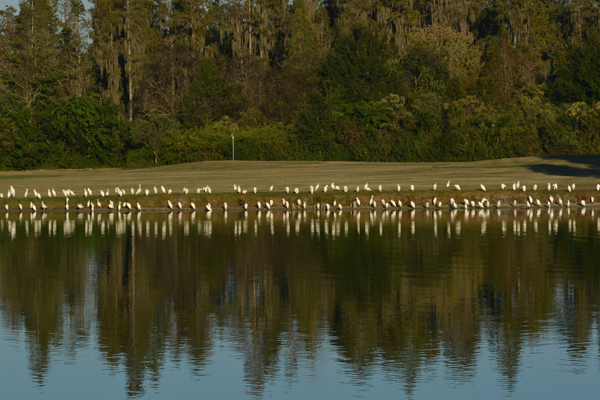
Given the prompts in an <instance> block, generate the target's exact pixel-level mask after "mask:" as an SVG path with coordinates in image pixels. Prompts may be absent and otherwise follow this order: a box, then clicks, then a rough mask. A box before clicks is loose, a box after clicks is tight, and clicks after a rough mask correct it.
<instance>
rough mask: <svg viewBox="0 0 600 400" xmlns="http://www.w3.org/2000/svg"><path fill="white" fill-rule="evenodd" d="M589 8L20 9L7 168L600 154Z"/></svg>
mask: <svg viewBox="0 0 600 400" xmlns="http://www.w3.org/2000/svg"><path fill="white" fill-rule="evenodd" d="M595 10H596V7H595V6H592V5H590V4H588V3H560V2H557V3H547V2H540V1H535V2H530V3H523V6H522V7H515V5H514V3H508V2H505V1H499V2H493V3H489V2H467V1H465V0H451V1H449V2H448V1H444V2H440V1H438V0H433V1H430V2H385V1H381V0H369V1H367V2H366V3H365V2H359V1H355V0H347V1H340V2H322V3H319V2H316V1H314V0H308V1H303V0H296V1H294V2H293V3H292V4H290V3H287V2H284V3H276V2H275V3H273V2H263V1H255V2H249V1H248V2H237V1H233V2H202V1H200V0H181V1H163V0H94V1H93V2H92V7H91V9H90V10H89V12H87V11H86V10H85V7H84V4H83V3H82V1H81V0H56V1H49V0H27V1H24V0H23V1H21V3H20V7H19V10H15V9H13V8H11V7H7V8H5V9H4V10H2V11H0V169H32V168H56V167H59V168H75V167H99V166H126V165H151V164H165V163H166V164H170V163H179V162H188V161H198V160H218V159H230V158H231V157H232V156H233V154H232V135H233V137H235V143H236V159H246V160H249V159H252V160H291V159H298V160H303V159H304V160H365V161H366V160H368V161H441V160H457V161H458V160H478V159H485V158H505V157H516V156H526V155H555V154H567V153H570V151H571V143H570V138H571V130H572V127H573V126H575V128H576V143H575V151H576V152H577V153H598V152H600V140H599V138H598V128H599V127H600V103H598V102H600V32H599V29H598V26H599V22H600V21H599V17H598V16H597V13H596V11H595Z"/></svg>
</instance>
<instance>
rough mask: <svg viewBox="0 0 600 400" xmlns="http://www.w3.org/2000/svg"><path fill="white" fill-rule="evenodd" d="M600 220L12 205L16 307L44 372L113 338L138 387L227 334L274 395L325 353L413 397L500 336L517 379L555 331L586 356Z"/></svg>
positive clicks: (533, 214)
mask: <svg viewBox="0 0 600 400" xmlns="http://www.w3.org/2000/svg"><path fill="white" fill-rule="evenodd" d="M599 230H600V218H598V216H596V215H594V211H592V210H587V211H586V210H581V209H580V210H574V209H573V210H568V209H566V208H565V209H560V210H559V209H557V210H554V211H550V212H549V211H547V210H528V211H513V210H510V211H502V212H496V211H491V210H477V211H453V212H449V211H422V212H421V211H418V212H414V211H413V212H406V211H404V212H387V211H386V212H383V213H381V212H379V213H378V212H365V211H363V212H348V211H344V212H343V213H342V212H336V213H330V214H325V213H321V214H319V213H312V212H285V213H282V212H273V213H272V212H267V213H262V212H246V213H229V214H227V213H222V212H221V213H220V212H213V213H209V214H206V213H192V214H190V213H179V214H139V215H131V214H129V215H120V214H91V215H90V214H85V215H84V214H69V215H62V214H50V215H45V214H44V215H40V214H32V215H29V214H26V215H23V214H21V215H18V214H6V216H5V218H3V219H0V306H1V313H2V317H3V321H4V325H5V327H6V328H7V329H12V330H22V331H24V332H25V334H26V343H27V349H28V352H29V360H28V364H29V368H30V371H31V375H32V379H33V381H34V382H35V383H36V384H37V385H39V386H44V385H45V384H46V379H47V374H48V370H49V368H50V366H51V363H52V362H53V359H52V351H53V349H61V350H60V351H61V352H63V353H65V354H67V355H68V357H70V358H72V359H74V358H76V356H77V353H78V351H79V350H80V349H83V348H86V347H89V346H91V345H93V346H96V347H98V348H99V349H100V351H101V354H102V358H103V362H105V363H106V364H107V365H108V366H109V368H110V369H112V370H115V371H117V370H119V369H121V368H122V370H124V371H125V374H126V388H125V391H126V393H127V394H128V395H129V396H135V395H138V394H142V393H143V390H144V387H145V385H148V384H150V385H153V384H158V382H159V381H160V379H161V371H162V369H163V368H164V365H165V363H166V362H167V361H169V362H174V363H176V364H180V363H182V362H183V361H185V363H186V364H187V365H191V368H192V370H193V373H194V374H196V375H198V376H200V375H201V374H202V373H203V370H204V369H205V368H206V366H207V365H209V364H210V363H211V357H212V355H213V353H214V351H215V349H216V347H217V346H218V343H220V342H227V343H229V344H230V345H231V346H233V348H234V349H236V351H237V353H238V354H239V356H240V358H241V363H242V364H243V370H244V375H245V378H244V379H245V382H246V388H247V392H248V393H249V394H253V395H258V396H260V395H261V394H262V393H263V392H264V390H265V387H266V386H267V385H268V384H269V382H271V381H274V380H285V381H289V382H290V384H291V383H292V382H294V381H295V380H297V379H298V369H299V368H301V367H302V366H309V367H310V368H313V369H314V370H315V372H314V373H315V374H316V375H318V374H319V371H318V369H319V366H318V365H319V359H321V358H322V357H330V358H335V359H336V360H337V362H339V363H342V364H343V365H345V368H344V369H345V370H346V372H347V376H348V379H349V380H350V382H351V383H353V384H357V385H360V384H364V383H367V382H369V381H370V380H371V379H372V377H373V376H374V375H376V374H384V375H385V376H386V377H387V378H386V379H389V380H391V381H392V382H396V383H397V384H399V385H400V386H401V387H403V388H404V391H405V392H406V393H407V394H409V395H410V394H413V393H414V390H415V388H416V387H417V386H418V384H419V382H421V381H422V380H423V379H424V377H426V376H428V375H430V373H431V371H429V370H428V369H431V368H432V367H433V366H437V365H438V364H439V363H442V364H443V369H444V371H445V372H444V374H445V376H446V377H447V378H448V379H450V380H451V381H452V382H455V383H456V384H462V383H465V382H470V381H472V380H474V379H476V378H475V376H476V373H477V367H478V365H477V363H478V356H479V355H480V353H481V349H482V347H486V348H488V350H489V351H491V352H492V354H493V355H494V357H495V363H496V365H497V366H496V369H497V373H498V374H499V379H500V380H501V381H502V384H503V385H504V387H505V388H506V390H507V391H508V392H509V393H511V392H513V391H514V390H515V387H516V385H517V383H518V377H519V373H520V371H521V368H522V365H521V364H522V357H523V351H524V348H526V347H528V346H531V343H533V342H535V341H536V340H540V338H541V337H542V336H543V335H545V334H546V333H547V332H548V331H549V330H552V331H556V332H557V334H558V335H559V336H560V337H561V338H562V339H561V340H562V341H564V346H568V352H569V357H570V358H571V362H572V363H573V365H574V366H575V367H576V366H577V365H582V364H581V360H582V359H587V358H589V357H591V356H592V355H591V354H590V352H589V350H590V348H591V342H592V339H593V336H594V329H596V328H595V327H597V322H596V321H595V313H594V310H595V307H596V306H597V305H598V300H599V299H598V293H599V287H600V279H599V277H598V269H597V261H596V260H598V259H600V248H599V246H600V245H599V243H600V241H599V240H598V238H599V233H598V231H599ZM92 338H93V339H94V340H97V343H90V340H92ZM578 363H579V364H578Z"/></svg>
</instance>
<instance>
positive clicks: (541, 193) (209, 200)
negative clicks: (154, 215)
mask: <svg viewBox="0 0 600 400" xmlns="http://www.w3.org/2000/svg"><path fill="white" fill-rule="evenodd" d="M371 196H373V199H374V201H375V203H376V206H375V208H376V209H380V210H383V206H382V203H381V200H382V199H383V200H385V201H386V202H388V203H389V202H390V200H392V199H393V200H395V201H396V202H398V201H402V204H403V206H402V209H405V210H406V209H411V207H410V206H409V205H408V204H409V203H410V202H411V201H413V202H414V203H415V204H416V208H417V209H425V204H426V203H429V205H430V209H435V208H437V207H434V205H433V204H432V200H433V199H434V198H435V199H436V201H437V202H442V207H441V208H442V209H444V208H445V209H448V208H449V201H450V198H453V199H454V200H455V201H456V203H458V204H461V203H462V202H463V200H464V199H468V200H469V201H475V202H479V201H481V200H483V199H484V198H486V199H488V200H489V201H490V203H491V206H490V207H491V208H493V207H494V204H495V203H496V202H497V201H498V200H500V201H501V206H500V208H513V207H512V206H511V205H509V203H512V202H514V201H515V200H516V201H517V207H518V208H521V207H523V206H525V203H526V201H527V199H528V197H529V196H531V197H532V198H533V199H534V201H535V199H539V200H540V202H541V203H542V205H546V204H547V201H548V198H549V196H552V197H553V198H554V202H555V203H556V202H557V201H558V199H559V198H560V199H562V201H563V202H564V203H567V201H569V202H570V203H571V206H573V207H575V206H578V204H579V203H580V202H581V200H585V202H586V206H587V207H596V206H600V204H599V203H597V201H600V192H597V191H592V190H575V191H572V192H568V191H567V190H552V191H547V190H538V191H529V192H522V191H512V190H496V191H486V192H484V191H481V190H479V191H458V190H443V191H433V190H429V191H414V192H409V191H400V192H397V191H383V192H379V191H370V192H369V191H360V192H359V193H355V192H354V193H352V192H348V193H344V192H341V191H334V192H331V191H329V192H326V193H324V192H319V193H314V194H310V193H299V194H292V193H285V192H283V193H281V192H272V193H256V194H255V193H248V194H246V195H245V196H244V195H241V194H238V193H225V194H206V193H202V194H197V193H194V194H187V195H184V194H182V193H172V194H171V195H168V194H151V195H149V196H145V195H143V194H141V195H124V196H116V195H111V196H106V197H101V196H95V195H93V196H89V197H84V196H74V197H69V209H70V211H77V204H82V205H83V207H84V209H85V211H89V209H88V208H87V202H88V200H89V201H91V202H93V203H94V204H95V211H96V212H101V211H109V210H108V208H107V205H108V201H109V200H112V201H113V202H114V205H115V211H116V207H117V204H118V202H122V203H125V202H129V203H130V204H131V205H132V207H133V211H135V207H136V204H137V203H140V205H141V207H142V210H143V211H157V212H160V211H169V209H168V208H167V200H170V201H171V202H172V204H173V206H174V209H175V210H178V209H177V204H178V203H181V206H182V210H183V211H192V209H191V208H190V205H191V203H192V202H193V203H194V204H195V206H196V210H197V211H203V210H204V209H205V207H206V205H207V204H210V205H211V207H212V209H213V210H215V211H216V210H219V209H222V206H223V203H227V205H228V209H229V210H243V204H244V203H246V204H247V205H248V210H258V208H257V204H258V202H260V203H261V206H262V207H261V209H262V210H266V208H265V207H264V204H265V203H266V202H267V201H269V200H271V199H272V200H273V202H274V204H273V207H272V209H273V210H285V207H284V206H283V204H282V199H285V200H287V201H288V202H289V203H290V206H291V207H290V208H291V209H301V208H300V206H299V205H298V200H300V202H301V203H304V202H306V209H314V207H315V206H316V205H317V204H321V205H322V206H323V207H324V206H325V204H330V205H333V203H334V201H335V202H336V203H337V204H341V205H342V209H360V210H365V209H372V208H373V207H371V206H369V200H370V198H371ZM592 197H594V202H593V203H592V202H591V201H590V200H591V198H592ZM356 198H358V199H359V200H360V203H361V205H360V206H357V205H356V204H355V201H356ZM97 200H99V201H100V202H101V207H98V206H97V205H96V202H97ZM42 201H44V203H45V204H46V205H47V207H48V210H47V211H48V212H64V210H65V198H64V197H62V196H60V197H51V198H48V197H42V200H39V199H37V198H34V197H33V196H31V195H30V196H29V197H27V198H18V197H15V198H9V199H7V198H2V199H0V204H2V207H3V208H4V205H5V204H8V206H9V211H11V212H13V211H18V205H19V204H21V205H22V207H23V212H31V209H30V207H29V204H30V202H33V203H34V204H35V206H36V208H37V211H41V203H42ZM353 204H354V205H353ZM554 206H556V207H559V205H558V204H554ZM333 209H334V208H333V207H332V210H333ZM391 209H396V210H398V209H400V208H399V207H392V208H391ZM123 211H125V210H123Z"/></svg>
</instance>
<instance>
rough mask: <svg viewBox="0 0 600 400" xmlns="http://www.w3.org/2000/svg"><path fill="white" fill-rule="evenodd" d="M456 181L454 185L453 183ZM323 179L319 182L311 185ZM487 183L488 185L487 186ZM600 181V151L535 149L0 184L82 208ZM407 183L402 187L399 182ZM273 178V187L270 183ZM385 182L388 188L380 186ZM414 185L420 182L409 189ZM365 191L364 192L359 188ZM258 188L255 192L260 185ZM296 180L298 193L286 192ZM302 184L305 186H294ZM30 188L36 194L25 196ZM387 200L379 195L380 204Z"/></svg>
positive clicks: (592, 190) (521, 197)
mask: <svg viewBox="0 0 600 400" xmlns="http://www.w3.org/2000/svg"><path fill="white" fill-rule="evenodd" d="M448 181H450V187H449V188H447V187H446V183H447V182H448ZM367 182H368V184H369V186H370V187H371V189H373V190H372V191H371V192H367V191H365V190H364V185H365V183H367ZM516 182H519V183H520V185H526V186H527V192H526V193H523V192H522V191H520V190H519V191H512V190H500V185H501V184H502V183H504V184H506V185H507V186H508V188H511V187H512V184H513V183H516ZM548 182H550V183H556V184H558V190H551V191H548V190H547V183H548ZM317 183H318V184H320V187H319V189H318V190H317V191H316V192H315V193H314V194H312V195H311V194H310V193H309V187H310V186H311V185H316V184H317ZM331 183H335V185H336V186H340V188H343V187H344V186H348V192H347V193H344V192H343V190H340V191H332V190H331V188H329V190H328V192H326V193H325V192H323V188H324V187H325V185H330V184H331ZM434 183H437V190H436V191H433V184H434ZM481 183H483V184H484V185H486V187H487V191H486V192H483V191H482V190H481V189H480V184H481ZM573 183H575V184H576V190H575V191H573V192H571V193H569V192H567V190H566V189H567V185H572V184H573ZM598 183H600V156H574V157H527V158H517V159H505V160H489V161H479V162H468V163H355V162H250V161H235V162H233V161H220V162H199V163H189V164H180V165H173V166H164V167H156V168H145V169H97V170H52V171H28V172H3V173H0V191H1V192H2V193H3V194H4V198H2V199H0V204H2V205H4V204H8V205H9V207H10V208H11V209H13V208H16V207H17V205H18V203H21V204H22V205H23V207H25V208H27V206H28V205H29V202H30V201H33V200H35V204H36V205H37V206H38V207H39V204H40V203H41V202H40V201H39V200H37V199H34V197H33V190H34V189H36V190H37V191H39V192H40V193H41V194H42V198H43V200H44V201H45V202H46V204H47V205H48V207H49V208H50V209H60V210H62V209H63V208H64V198H63V196H62V189H71V190H73V191H74V192H75V194H76V195H75V196H73V197H71V199H70V206H71V208H72V209H74V208H75V207H76V205H77V203H84V205H85V203H87V200H88V199H92V200H94V202H95V201H96V200H97V199H100V201H101V202H102V203H103V205H102V208H105V207H106V206H105V204H106V203H108V199H109V198H110V199H112V200H113V201H114V202H115V203H116V202H118V201H123V202H125V201H126V202H130V203H131V204H132V205H134V206H135V204H136V203H137V202H139V203H140V204H141V205H142V207H143V208H144V209H161V208H164V207H166V203H167V200H171V202H172V203H173V204H177V202H181V203H182V206H183V207H184V208H186V207H188V206H189V204H190V203H191V202H194V203H195V204H196V206H197V207H199V208H202V207H204V206H205V205H206V204H208V203H211V204H212V205H213V207H215V206H220V205H222V204H223V203H224V202H227V203H228V204H229V205H230V206H232V207H241V206H240V205H241V204H243V203H244V202H246V203H248V204H249V205H250V206H254V205H256V203H257V202H259V201H260V202H261V203H262V204H264V203H265V202H266V201H268V200H270V199H273V200H274V203H275V205H276V206H277V207H281V199H282V198H284V197H285V198H286V200H287V201H289V202H290V203H292V204H296V201H297V200H298V199H300V200H301V201H302V202H304V201H306V203H307V204H308V205H309V206H311V205H314V204H316V203H330V204H331V203H332V202H333V201H334V200H336V201H337V202H338V203H342V204H343V205H344V206H345V207H347V206H349V205H350V203H351V202H353V201H355V198H356V197H358V198H359V199H360V201H361V203H362V204H363V205H365V204H366V205H368V201H369V198H370V196H371V195H374V196H375V198H376V199H377V201H380V200H381V199H382V198H383V199H385V200H386V201H389V200H391V199H394V200H396V201H398V200H400V201H402V202H403V203H404V204H407V203H409V202H410V201H414V202H415V203H416V204H419V205H422V204H424V203H425V202H430V203H431V201H432V199H433V198H434V197H437V198H438V201H442V203H444V204H445V205H446V204H447V203H448V201H449V199H450V197H454V199H455V200H456V201H457V202H460V201H461V200H462V199H464V198H468V199H469V200H475V201H478V200H481V199H482V198H483V197H486V198H488V199H489V200H490V201H492V202H494V201H496V200H498V199H499V200H501V201H502V202H503V203H507V202H509V201H514V200H515V199H516V200H517V201H518V202H519V203H524V202H525V200H526V198H527V196H529V195H531V196H532V197H534V198H539V199H540V201H541V202H542V203H545V202H546V201H547V198H548V196H549V195H553V196H554V197H559V196H560V197H561V198H562V199H563V201H565V202H566V201H567V200H569V201H570V202H571V203H577V202H579V201H580V200H581V199H585V200H586V201H588V202H589V198H590V197H591V196H595V195H596V196H597V194H596V185H597V184H598ZM398 184H399V185H401V191H400V192H397V185H398ZM454 184H459V185H460V186H461V190H460V191H458V190H455V189H454ZM138 185H141V186H142V188H143V189H149V190H150V192H151V194H150V196H145V195H143V194H142V195H138V196H135V195H126V196H123V197H119V196H116V195H115V187H120V188H121V189H125V190H127V192H128V193H130V190H131V188H132V187H133V188H136V189H137V188H138ZM161 185H163V186H165V188H167V189H171V190H172V193H171V194H170V195H167V194H162V192H161V191H160V186H161ZM234 185H240V186H241V187H242V188H243V189H245V190H247V191H248V192H247V194H246V195H245V196H244V195H241V194H238V193H235V192H234V190H233V187H234ZM271 185H273V187H274V189H273V191H272V192H271V191H269V187H270V186H271ZM379 185H382V189H383V191H382V192H381V193H380V192H379V191H378V188H379ZM411 185H414V188H415V190H414V191H409V188H410V186H411ZM533 185H538V190H537V191H535V192H534V191H533V190H532V188H533ZM10 186H13V187H14V188H15V192H16V198H11V199H7V197H6V196H7V191H8V189H9V187H10ZM154 186H157V187H158V188H159V194H154ZM205 186H210V187H211V190H212V193H211V194H204V193H202V194H198V193H196V191H197V188H203V187H205ZM357 186H358V187H359V189H360V191H359V192H358V193H356V188H357ZM184 187H187V188H189V190H190V194H188V195H184V194H183V188H184ZM254 187H256V188H257V193H256V194H255V193H253V188H254ZM286 187H288V188H289V190H290V193H286V191H285V188H286ZM52 188H54V189H55V190H56V192H57V193H58V195H59V197H58V198H48V195H47V191H48V189H52ZM84 188H91V189H92V190H93V196H90V197H89V198H85V197H84V196H83V189H84ZM295 188H298V189H299V192H300V193H299V194H298V195H296V194H294V193H293V190H294V189H295ZM26 189H28V197H27V198H25V197H24V193H25V190H26ZM107 189H109V191H110V193H111V196H109V197H106V198H101V197H100V196H99V192H100V190H105V191H106V190H107ZM380 205H381V204H380V203H378V207H379V206H380Z"/></svg>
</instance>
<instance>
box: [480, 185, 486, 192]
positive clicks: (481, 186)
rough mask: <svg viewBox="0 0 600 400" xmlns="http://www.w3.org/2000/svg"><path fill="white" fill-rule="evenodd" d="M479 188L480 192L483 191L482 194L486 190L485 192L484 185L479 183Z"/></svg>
mask: <svg viewBox="0 0 600 400" xmlns="http://www.w3.org/2000/svg"><path fill="white" fill-rule="evenodd" d="M479 187H480V188H481V190H483V191H484V192H485V191H486V190H485V185H484V184H483V183H480V184H479Z"/></svg>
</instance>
